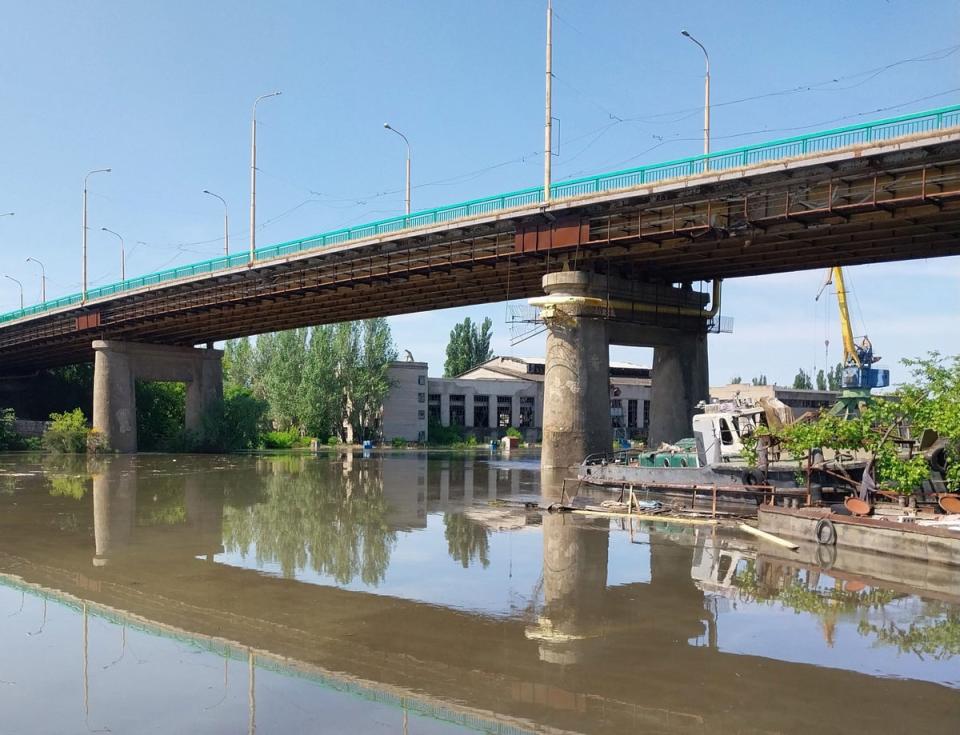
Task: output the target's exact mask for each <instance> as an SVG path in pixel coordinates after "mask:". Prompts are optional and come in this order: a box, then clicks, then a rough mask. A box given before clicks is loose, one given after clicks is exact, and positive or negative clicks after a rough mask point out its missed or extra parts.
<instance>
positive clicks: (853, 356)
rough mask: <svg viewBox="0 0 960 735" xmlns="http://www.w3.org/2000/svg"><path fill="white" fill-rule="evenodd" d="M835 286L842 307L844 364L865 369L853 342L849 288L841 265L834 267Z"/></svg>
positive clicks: (841, 323) (841, 322)
mask: <svg viewBox="0 0 960 735" xmlns="http://www.w3.org/2000/svg"><path fill="white" fill-rule="evenodd" d="M833 284H834V286H835V287H836V289H837V304H838V305H839V307H840V332H841V334H842V335H843V362H844V364H850V363H851V362H852V363H854V364H855V365H856V366H857V367H858V368H859V367H863V363H862V362H861V361H860V355H859V354H858V352H857V347H856V344H855V343H854V341H853V325H852V324H851V323H850V309H849V308H847V288H846V285H845V284H844V282H843V269H842V268H841V267H840V266H839V265H835V266H834V267H833Z"/></svg>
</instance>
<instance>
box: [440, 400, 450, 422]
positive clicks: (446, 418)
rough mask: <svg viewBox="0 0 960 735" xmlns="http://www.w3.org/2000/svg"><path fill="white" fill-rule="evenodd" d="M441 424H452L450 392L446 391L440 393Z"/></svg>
mask: <svg viewBox="0 0 960 735" xmlns="http://www.w3.org/2000/svg"><path fill="white" fill-rule="evenodd" d="M440 425H441V426H450V394H449V393H447V392H446V391H444V392H443V393H441V394H440Z"/></svg>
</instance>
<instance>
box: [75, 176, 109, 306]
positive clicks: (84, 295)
mask: <svg viewBox="0 0 960 735" xmlns="http://www.w3.org/2000/svg"><path fill="white" fill-rule="evenodd" d="M108 173H110V169H109V168H98V169H94V170H93V171H89V172H88V173H87V175H86V176H84V177H83V288H82V290H81V291H80V303H81V304H85V303H87V179H89V178H90V177H91V176H93V174H108Z"/></svg>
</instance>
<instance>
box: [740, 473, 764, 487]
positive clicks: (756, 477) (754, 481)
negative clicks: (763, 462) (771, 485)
mask: <svg viewBox="0 0 960 735" xmlns="http://www.w3.org/2000/svg"><path fill="white" fill-rule="evenodd" d="M742 482H743V484H744V485H763V484H765V483H764V481H763V475H762V474H761V473H760V472H759V471H757V470H747V471H746V472H744V473H743V478H742Z"/></svg>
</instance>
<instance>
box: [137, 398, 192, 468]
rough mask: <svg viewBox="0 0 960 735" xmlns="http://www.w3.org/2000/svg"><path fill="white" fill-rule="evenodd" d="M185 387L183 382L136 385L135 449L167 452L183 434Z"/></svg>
mask: <svg viewBox="0 0 960 735" xmlns="http://www.w3.org/2000/svg"><path fill="white" fill-rule="evenodd" d="M186 394H187V386H186V385H185V384H183V383H165V382H145V381H140V380H138V381H137V383H136V395H137V447H138V448H139V449H140V451H142V452H149V451H152V450H158V449H168V448H169V446H168V445H169V444H170V443H171V442H174V443H175V442H176V441H177V439H178V435H179V434H180V433H181V432H182V431H183V422H184V416H185V404H186Z"/></svg>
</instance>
